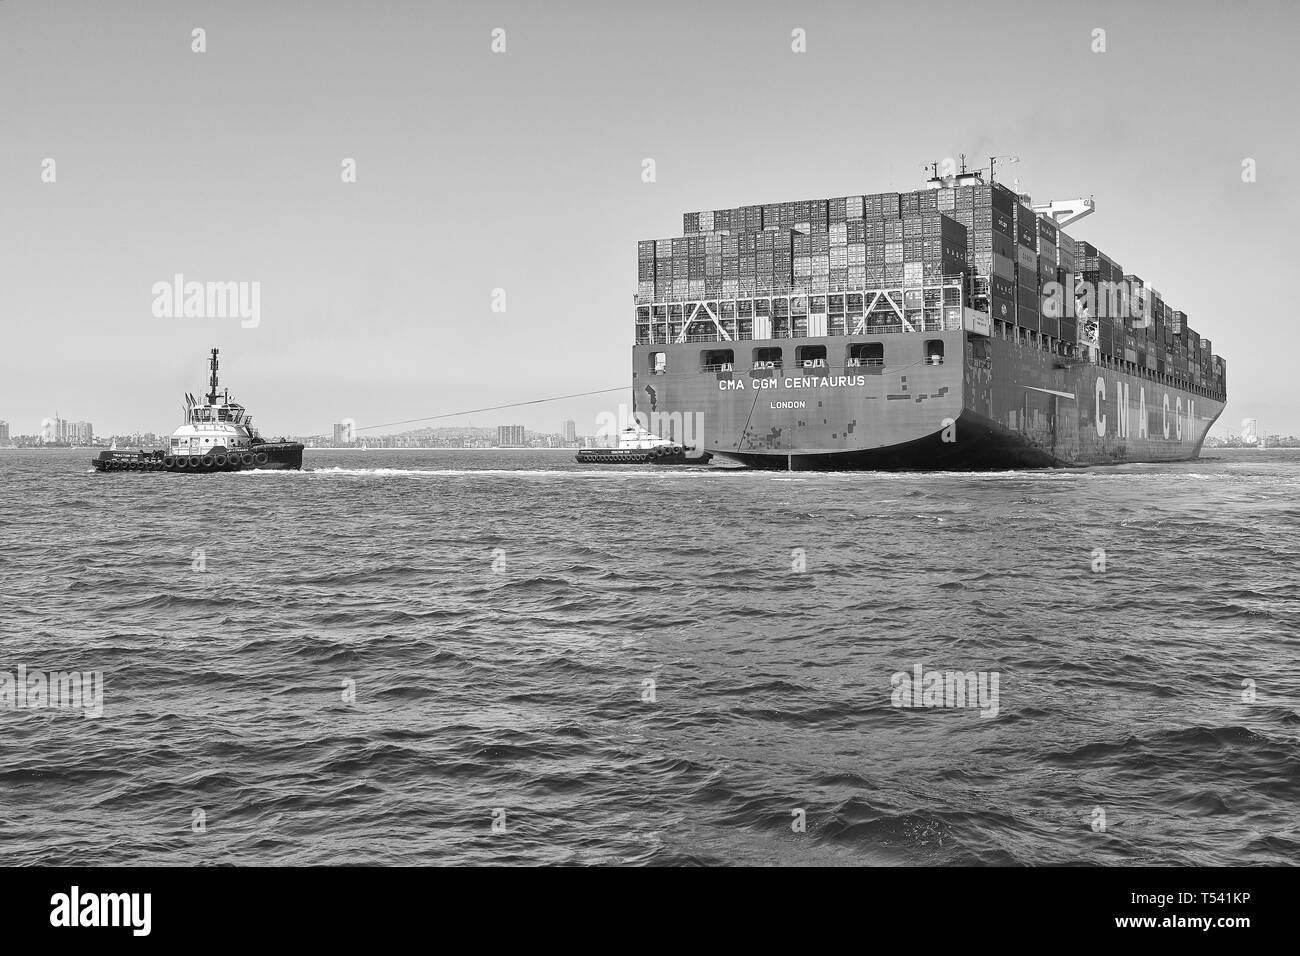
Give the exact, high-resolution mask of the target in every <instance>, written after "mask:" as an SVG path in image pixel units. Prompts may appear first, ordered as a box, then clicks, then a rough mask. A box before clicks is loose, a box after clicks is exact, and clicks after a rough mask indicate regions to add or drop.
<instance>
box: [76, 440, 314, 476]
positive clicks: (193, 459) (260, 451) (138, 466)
mask: <svg viewBox="0 0 1300 956" xmlns="http://www.w3.org/2000/svg"><path fill="white" fill-rule="evenodd" d="M302 450H303V445H302V444H301V443H299V442H266V443H265V444H261V445H255V446H254V447H252V448H250V449H248V450H247V451H235V452H229V453H225V452H218V453H217V454H215V455H170V454H167V453H165V452H162V451H147V452H138V451H104V452H100V453H99V457H98V458H96V459H94V460H93V461H92V462H91V465H92V466H94V468H95V470H96V471H167V472H174V473H178V474H186V475H208V474H214V473H216V472H224V471H300V470H301V469H302Z"/></svg>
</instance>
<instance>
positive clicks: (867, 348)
mask: <svg viewBox="0 0 1300 956" xmlns="http://www.w3.org/2000/svg"><path fill="white" fill-rule="evenodd" d="M884 364H885V346H884V345H882V344H881V343H880V342H858V343H855V344H854V345H850V346H849V361H848V366H849V368H861V367H862V366H864V365H884Z"/></svg>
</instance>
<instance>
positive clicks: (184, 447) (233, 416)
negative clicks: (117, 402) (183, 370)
mask: <svg viewBox="0 0 1300 956" xmlns="http://www.w3.org/2000/svg"><path fill="white" fill-rule="evenodd" d="M217 354H218V350H217V349H213V350H212V359H211V361H210V363H209V367H210V369H211V375H210V377H209V380H208V394H207V396H206V399H207V401H206V402H199V401H198V400H196V399H195V398H194V396H193V395H189V394H187V395H186V396H185V423H184V424H183V425H181V427H180V428H178V429H176V431H174V432H172V437H171V443H170V445H169V447H168V448H165V449H158V450H155V451H144V450H140V451H117V450H116V449H109V450H108V451H102V452H100V453H99V457H98V458H96V459H94V460H93V461H92V462H91V464H92V465H93V466H94V467H95V469H96V470H97V471H170V472H181V473H183V474H189V475H205V474H210V473H212V472H218V471H265V470H294V471H298V470H301V469H302V449H303V445H302V443H301V442H296V441H285V440H284V439H283V438H280V439H276V440H275V441H267V440H266V439H265V438H263V437H262V436H261V434H260V433H259V432H258V431H257V429H255V428H254V427H253V416H251V415H249V414H248V413H247V411H246V410H245V409H244V406H243V405H240V404H238V403H237V402H232V401H231V400H230V390H229V389H226V390H225V391H224V393H218V391H217Z"/></svg>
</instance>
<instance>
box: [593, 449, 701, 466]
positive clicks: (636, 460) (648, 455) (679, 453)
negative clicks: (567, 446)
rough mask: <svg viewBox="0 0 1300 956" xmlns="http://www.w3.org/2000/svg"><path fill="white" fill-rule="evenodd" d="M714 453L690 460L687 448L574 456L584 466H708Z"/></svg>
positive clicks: (598, 452) (612, 450)
mask: <svg viewBox="0 0 1300 956" xmlns="http://www.w3.org/2000/svg"><path fill="white" fill-rule="evenodd" d="M712 457H713V453H712V452H707V451H706V452H704V453H703V454H702V455H699V456H697V457H695V458H688V457H687V455H686V449H685V448H669V447H667V446H663V445H661V446H658V447H655V448H584V449H582V450H581V451H579V452H578V454H577V455H575V456H574V459H575V460H576V461H577V462H578V463H579V464H583V465H707V464H708V463H709V459H710V458H712Z"/></svg>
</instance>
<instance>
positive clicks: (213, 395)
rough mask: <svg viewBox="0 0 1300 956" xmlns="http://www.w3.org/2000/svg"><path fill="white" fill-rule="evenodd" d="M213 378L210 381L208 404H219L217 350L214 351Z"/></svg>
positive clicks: (212, 362)
mask: <svg viewBox="0 0 1300 956" xmlns="http://www.w3.org/2000/svg"><path fill="white" fill-rule="evenodd" d="M211 368H212V377H211V378H210V379H209V380H208V387H209V391H208V404H209V405H215V404H217V349H213V350H212V361H211Z"/></svg>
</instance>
